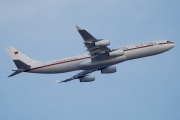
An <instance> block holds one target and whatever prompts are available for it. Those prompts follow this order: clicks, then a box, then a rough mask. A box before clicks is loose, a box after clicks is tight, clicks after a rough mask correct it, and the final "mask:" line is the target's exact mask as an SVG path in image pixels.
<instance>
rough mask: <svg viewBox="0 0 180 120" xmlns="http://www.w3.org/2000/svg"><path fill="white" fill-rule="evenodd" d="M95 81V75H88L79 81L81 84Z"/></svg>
mask: <svg viewBox="0 0 180 120" xmlns="http://www.w3.org/2000/svg"><path fill="white" fill-rule="evenodd" d="M94 80H95V77H94V76H93V75H86V76H84V77H82V78H80V79H79V81H80V82H92V81H94Z"/></svg>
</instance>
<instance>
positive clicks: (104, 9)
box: [0, 0, 180, 120]
mask: <svg viewBox="0 0 180 120" xmlns="http://www.w3.org/2000/svg"><path fill="white" fill-rule="evenodd" d="M179 6H180V1H179V0H63V1H62V0H29V1H24V0H1V1H0V48H1V49H0V58H1V68H0V69H1V70H0V71H1V74H0V120H180V93H179V92H180V63H179V62H180V7H179ZM76 25H79V26H80V27H82V28H85V29H86V30H87V31H89V32H90V33H91V34H92V35H94V36H95V37H96V38H108V39H110V41H111V45H110V46H109V47H110V48H114V47H120V46H126V45H131V44H135V43H141V42H146V41H151V40H170V41H173V42H175V43H176V46H175V47H174V48H173V49H171V50H170V51H168V52H165V53H163V54H160V55H156V56H152V57H147V58H141V59H136V60H132V61H127V62H123V63H120V64H118V65H116V67H117V72H116V73H114V74H109V75H104V74H103V75H102V74H101V73H100V72H99V71H97V72H95V73H92V75H95V76H96V80H95V81H94V82H91V83H80V82H79V80H74V81H72V82H68V83H63V84H57V83H55V82H54V80H57V79H58V80H63V79H66V78H68V77H71V76H72V75H74V74H76V73H78V72H80V71H75V72H69V73H63V74H51V75H44V74H30V73H22V74H19V75H17V76H14V77H12V78H7V76H8V75H10V74H11V73H12V71H11V69H12V68H15V65H14V63H13V61H12V60H11V58H10V57H9V55H8V54H7V53H6V51H5V48H6V47H9V46H14V47H16V48H17V49H19V50H20V51H22V52H24V53H26V54H27V55H28V56H30V57H32V58H33V59H36V60H40V61H47V60H53V59H57V58H61V57H68V56H72V55H78V54H82V53H86V51H85V50H86V48H85V47H84V45H83V40H82V38H81V36H80V35H79V33H78V32H77V31H76V28H75V26H76Z"/></svg>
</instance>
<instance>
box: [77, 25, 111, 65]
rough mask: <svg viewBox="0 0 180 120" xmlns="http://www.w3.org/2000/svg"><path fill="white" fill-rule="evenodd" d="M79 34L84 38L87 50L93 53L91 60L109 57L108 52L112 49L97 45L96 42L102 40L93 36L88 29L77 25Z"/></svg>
mask: <svg viewBox="0 0 180 120" xmlns="http://www.w3.org/2000/svg"><path fill="white" fill-rule="evenodd" d="M76 28H77V30H78V32H79V34H80V35H81V36H82V38H83V39H84V44H85V47H87V51H89V54H90V55H91V61H92V62H96V61H99V60H104V59H107V58H108V57H109V56H108V54H107V53H108V52H109V51H111V50H110V49H109V48H108V47H106V46H95V43H96V42H99V41H101V40H98V39H96V38H95V37H93V36H92V35H91V34H90V33H88V32H87V31H86V30H84V29H81V28H80V27H78V26H76Z"/></svg>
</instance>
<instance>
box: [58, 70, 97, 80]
mask: <svg viewBox="0 0 180 120" xmlns="http://www.w3.org/2000/svg"><path fill="white" fill-rule="evenodd" d="M94 71H96V69H95V70H84V71H82V72H80V73H78V74H77V75H74V76H72V77H71V78H68V79H66V80H62V81H60V80H56V82H57V83H62V82H69V81H71V80H74V79H80V78H82V77H85V76H86V75H87V74H89V73H92V72H94Z"/></svg>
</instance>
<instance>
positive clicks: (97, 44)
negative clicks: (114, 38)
mask: <svg viewBox="0 0 180 120" xmlns="http://www.w3.org/2000/svg"><path fill="white" fill-rule="evenodd" d="M109 44H110V41H109V40H100V41H97V42H95V43H94V46H96V47H101V46H108V45H109Z"/></svg>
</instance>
